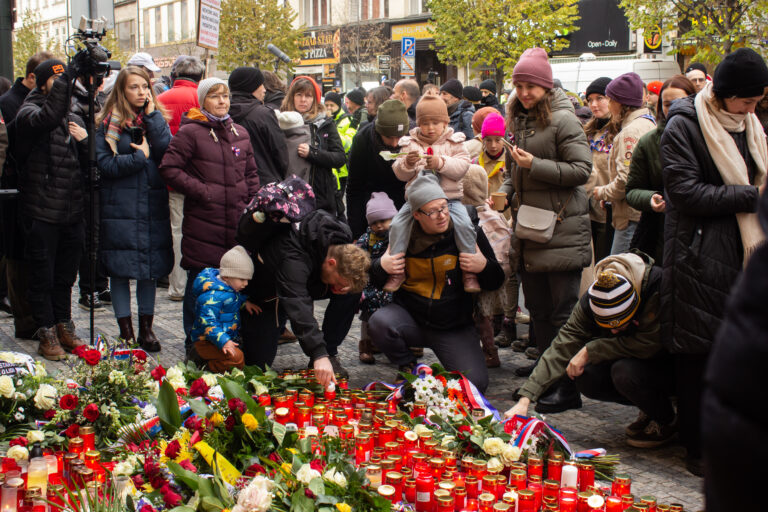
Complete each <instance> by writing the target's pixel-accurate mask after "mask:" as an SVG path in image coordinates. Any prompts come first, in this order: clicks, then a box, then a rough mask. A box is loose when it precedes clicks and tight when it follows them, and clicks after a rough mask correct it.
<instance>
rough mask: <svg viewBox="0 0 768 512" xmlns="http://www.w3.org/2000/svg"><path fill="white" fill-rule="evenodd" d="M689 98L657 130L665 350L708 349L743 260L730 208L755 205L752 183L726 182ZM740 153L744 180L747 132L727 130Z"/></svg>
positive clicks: (744, 209)
mask: <svg viewBox="0 0 768 512" xmlns="http://www.w3.org/2000/svg"><path fill="white" fill-rule="evenodd" d="M693 101H694V98H693V97H688V98H683V99H680V100H677V101H675V102H674V104H673V105H672V108H671V109H670V110H669V115H668V116H667V126H666V128H665V129H664V134H663V135H662V136H661V164H662V169H663V171H662V177H663V179H664V190H665V200H666V203H667V207H666V212H665V215H666V217H665V221H664V286H663V289H662V304H661V307H662V310H661V311H662V330H663V338H662V339H664V340H665V343H667V344H668V345H667V349H668V350H669V351H670V352H673V353H674V352H677V353H699V354H702V353H707V352H709V350H710V348H711V347H712V343H713V341H714V339H715V334H716V333H717V331H718V329H719V328H720V323H721V320H722V318H723V311H724V309H725V301H726V298H727V297H728V294H729V293H730V291H731V288H732V287H733V285H734V283H735V282H736V279H737V278H738V276H739V273H740V272H741V270H742V266H743V256H744V249H743V246H742V243H741V235H740V233H739V226H738V224H737V222H736V214H737V213H740V212H754V211H756V210H757V204H758V198H759V194H758V190H757V187H754V186H751V185H725V184H724V183H723V179H722V178H721V177H720V172H719V171H718V170H717V167H716V166H715V162H714V161H713V160H712V157H711V156H710V155H709V151H708V150H707V144H706V142H705V141H704V135H703V134H702V133H701V128H700V127H699V121H698V117H697V115H696V107H695V106H694V103H693ZM731 136H732V137H733V139H734V141H735V142H736V147H737V148H739V151H740V153H741V154H742V155H746V158H745V161H746V163H747V170H748V172H749V180H750V182H753V181H754V176H755V162H754V160H753V159H752V156H751V155H750V154H749V150H748V149H747V142H746V133H745V132H742V133H732V134H731Z"/></svg>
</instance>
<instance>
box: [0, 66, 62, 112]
mask: <svg viewBox="0 0 768 512" xmlns="http://www.w3.org/2000/svg"><path fill="white" fill-rule="evenodd" d="M52 58H53V54H52V53H49V52H39V53H36V54H34V55H33V56H32V57H30V58H29V60H28V61H27V65H26V75H25V76H24V77H23V78H22V77H18V78H17V79H16V81H15V82H14V84H13V86H12V87H11V88H10V89H9V90H8V92H6V93H5V94H3V95H2V96H0V111H2V114H3V119H5V122H6V123H10V122H11V121H13V120H14V118H15V117H16V113H17V112H18V111H19V109H20V108H21V104H22V103H24V99H25V98H26V97H27V94H29V93H30V91H31V90H32V89H34V88H35V68H36V67H37V66H39V65H40V63H41V62H43V61H45V60H48V59H52Z"/></svg>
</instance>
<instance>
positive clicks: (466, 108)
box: [448, 100, 475, 140]
mask: <svg viewBox="0 0 768 512" xmlns="http://www.w3.org/2000/svg"><path fill="white" fill-rule="evenodd" d="M453 107H454V110H453V111H451V107H449V108H448V112H449V114H448V115H449V117H450V118H451V122H450V123H448V126H450V127H451V128H453V131H454V132H456V133H463V134H464V137H466V138H467V140H469V139H471V138H472V137H474V136H475V132H474V131H473V130H472V116H473V115H474V114H475V107H473V106H472V104H471V103H470V102H468V101H465V100H460V101H459V102H458V103H454V105H453Z"/></svg>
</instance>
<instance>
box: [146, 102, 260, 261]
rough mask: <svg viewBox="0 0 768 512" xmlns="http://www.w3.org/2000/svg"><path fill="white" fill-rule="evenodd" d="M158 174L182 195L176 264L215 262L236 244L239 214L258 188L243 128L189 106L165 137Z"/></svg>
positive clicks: (250, 150)
mask: <svg viewBox="0 0 768 512" xmlns="http://www.w3.org/2000/svg"><path fill="white" fill-rule="evenodd" d="M160 174H161V175H162V176H163V178H164V179H165V181H166V183H167V184H168V185H170V186H171V187H172V188H173V189H174V190H176V191H178V192H180V193H182V194H184V197H185V201H184V221H183V222H182V225H181V233H182V240H181V254H182V258H181V266H182V268H185V269H202V268H205V267H217V266H218V265H219V261H220V260H221V257H222V256H223V255H224V253H225V252H227V251H228V250H229V249H231V248H232V247H234V246H235V245H236V242H235V234H236V231H237V224H238V221H239V219H240V215H241V214H242V212H243V210H244V209H245V207H246V205H247V204H248V203H249V202H250V199H251V198H252V197H253V196H254V195H255V194H256V192H258V190H259V175H258V172H257V169H256V162H255V160H254V159H253V150H252V149H251V140H250V138H249V136H248V132H247V131H246V130H245V128H243V127H242V126H240V125H238V124H235V123H234V122H233V121H232V119H227V120H226V121H210V120H209V119H208V118H207V117H206V116H205V115H204V114H203V113H202V112H201V111H200V110H199V109H196V108H194V109H192V110H190V111H189V112H188V113H187V115H186V116H184V118H183V119H182V120H181V128H179V131H178V133H177V134H176V136H175V137H173V139H171V143H170V145H169V146H168V149H167V151H166V152H165V156H164V157H163V161H162V164H161V166H160Z"/></svg>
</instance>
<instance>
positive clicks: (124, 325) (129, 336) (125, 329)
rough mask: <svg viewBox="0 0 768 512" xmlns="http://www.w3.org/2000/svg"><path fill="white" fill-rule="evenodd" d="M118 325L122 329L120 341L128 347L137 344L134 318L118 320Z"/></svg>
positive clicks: (127, 317) (126, 317) (128, 317)
mask: <svg viewBox="0 0 768 512" xmlns="http://www.w3.org/2000/svg"><path fill="white" fill-rule="evenodd" d="M117 325H118V326H119V327H120V339H121V340H123V343H125V344H126V345H128V346H133V345H135V344H136V335H135V334H134V333H133V318H131V317H130V316H125V317H123V318H118V319H117Z"/></svg>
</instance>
